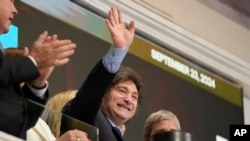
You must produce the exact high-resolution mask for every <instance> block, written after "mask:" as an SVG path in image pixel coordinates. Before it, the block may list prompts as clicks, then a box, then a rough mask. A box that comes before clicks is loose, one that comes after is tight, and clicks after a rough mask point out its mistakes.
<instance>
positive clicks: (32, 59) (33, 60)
mask: <svg viewBox="0 0 250 141" xmlns="http://www.w3.org/2000/svg"><path fill="white" fill-rule="evenodd" d="M27 57H29V58H30V60H31V61H32V62H33V63H34V65H35V66H37V63H36V60H35V59H34V58H33V57H31V56H30V55H28V56H27Z"/></svg>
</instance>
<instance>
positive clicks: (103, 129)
mask: <svg viewBox="0 0 250 141" xmlns="http://www.w3.org/2000/svg"><path fill="white" fill-rule="evenodd" d="M114 77H115V74H112V73H109V72H108V71H107V70H106V69H105V68H104V66H103V63H102V61H99V62H98V63H97V65H96V66H95V67H94V69H93V70H92V71H91V72H90V74H89V75H88V77H87V79H86V80H85V82H84V83H83V84H82V86H81V88H80V89H79V91H78V93H77V95H76V97H75V98H74V99H73V100H72V101H70V102H69V103H68V104H66V106H65V107H64V109H63V112H64V113H66V114H68V115H70V116H72V117H74V118H76V119H79V120H81V121H83V122H86V123H89V124H91V125H94V126H96V127H98V128H99V141H122V140H123V139H122V137H121V136H120V135H119V133H117V131H114V130H113V128H112V125H111V124H110V123H109V121H108V120H107V118H106V117H105V116H104V114H103V113H102V112H101V111H100V110H99V109H100V106H101V102H102V98H103V96H104V94H105V92H106V90H107V88H108V86H109V84H110V83H111V81H112V80H113V78H114Z"/></svg>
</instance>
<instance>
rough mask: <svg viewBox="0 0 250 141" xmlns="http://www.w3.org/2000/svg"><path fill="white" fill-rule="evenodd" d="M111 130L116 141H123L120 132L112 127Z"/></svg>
mask: <svg viewBox="0 0 250 141" xmlns="http://www.w3.org/2000/svg"><path fill="white" fill-rule="evenodd" d="M112 129H113V132H114V134H115V136H116V138H117V139H118V141H123V137H122V133H121V131H120V130H119V129H118V128H117V127H112Z"/></svg>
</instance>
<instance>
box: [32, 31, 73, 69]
mask: <svg viewBox="0 0 250 141" xmlns="http://www.w3.org/2000/svg"><path fill="white" fill-rule="evenodd" d="M49 38H53V36H52V37H50V36H48V32H47V31H44V32H43V33H42V34H41V35H40V36H39V37H38V38H37V40H36V41H35V42H34V44H33V47H32V49H31V51H30V54H29V55H30V56H31V57H33V58H34V59H35V61H36V63H37V67H38V69H39V70H40V69H43V68H48V67H52V66H61V65H64V64H66V63H67V62H68V61H69V57H70V56H71V55H73V54H74V49H75V48H76V45H75V44H74V43H72V41H71V40H67V39H65V40H57V39H56V40H53V39H51V40H52V41H50V42H47V40H50V39H49Z"/></svg>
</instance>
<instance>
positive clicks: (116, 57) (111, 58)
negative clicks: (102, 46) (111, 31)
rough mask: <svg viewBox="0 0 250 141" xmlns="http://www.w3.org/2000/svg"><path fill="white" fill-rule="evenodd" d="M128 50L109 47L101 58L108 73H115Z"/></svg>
mask: <svg viewBox="0 0 250 141" xmlns="http://www.w3.org/2000/svg"><path fill="white" fill-rule="evenodd" d="M127 52H128V49H127V48H126V49H117V48H116V47H115V46H114V45H112V46H111V48H110V49H109V51H108V53H107V54H106V55H105V56H104V57H103V65H104V67H105V68H106V69H107V71H109V72H110V73H116V72H117V71H118V69H119V68H120V66H121V63H122V61H123V60H124V58H125V56H126V54H127Z"/></svg>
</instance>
